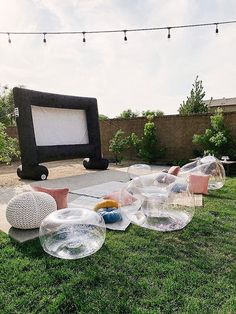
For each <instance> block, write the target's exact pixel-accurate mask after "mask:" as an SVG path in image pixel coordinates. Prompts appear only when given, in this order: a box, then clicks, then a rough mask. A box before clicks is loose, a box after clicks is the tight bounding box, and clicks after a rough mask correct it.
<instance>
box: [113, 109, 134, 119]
mask: <svg viewBox="0 0 236 314" xmlns="http://www.w3.org/2000/svg"><path fill="white" fill-rule="evenodd" d="M138 116H139V112H137V111H132V110H131V109H127V110H124V111H122V112H121V113H120V114H119V115H118V116H117V118H122V119H129V118H137V117H138Z"/></svg>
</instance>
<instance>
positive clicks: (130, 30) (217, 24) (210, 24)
mask: <svg viewBox="0 0 236 314" xmlns="http://www.w3.org/2000/svg"><path fill="white" fill-rule="evenodd" d="M224 24H236V20H235V21H223V22H212V23H201V24H186V25H173V26H162V27H148V28H130V29H126V30H124V29H114V30H92V31H86V32H85V31H83V32H82V31H64V32H63V31H62V32H14V31H13V32H3V31H0V34H6V35H8V42H9V43H10V42H11V39H10V35H11V34H13V35H43V36H44V38H43V42H44V43H46V35H47V34H50V35H76V34H82V35H83V42H84V43H85V42H86V39H85V34H106V33H123V34H124V41H127V32H144V31H160V30H167V31H168V35H167V37H168V38H170V37H171V34H170V30H171V29H179V28H196V27H206V26H215V33H216V34H218V33H219V29H218V26H219V25H224ZM9 40H10V41H9Z"/></svg>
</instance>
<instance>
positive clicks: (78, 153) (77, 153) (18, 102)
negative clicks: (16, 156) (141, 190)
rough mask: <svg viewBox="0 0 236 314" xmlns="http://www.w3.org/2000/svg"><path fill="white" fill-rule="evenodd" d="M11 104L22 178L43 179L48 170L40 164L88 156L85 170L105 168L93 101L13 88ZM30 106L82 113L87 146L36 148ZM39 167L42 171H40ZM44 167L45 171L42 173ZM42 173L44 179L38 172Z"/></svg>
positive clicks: (105, 162)
mask: <svg viewBox="0 0 236 314" xmlns="http://www.w3.org/2000/svg"><path fill="white" fill-rule="evenodd" d="M13 95H14V104H15V108H16V110H17V111H18V113H17V115H16V116H17V117H16V123H17V128H18V137H19V144H20V151H21V163H22V167H21V168H19V169H18V171H17V174H18V175H19V176H20V177H21V178H29V179H36V180H37V179H46V178H45V176H46V177H47V175H48V170H47V168H46V167H44V166H39V164H40V163H42V162H47V161H53V160H63V159H72V158H81V157H87V158H89V159H87V160H85V161H84V163H83V164H84V166H85V167H86V168H92V169H106V168H107V166H108V161H107V160H106V159H102V156H101V140H100V130H99V120H98V108H97V100H96V98H90V97H77V96H67V95H59V94H52V93H45V92H39V91H34V90H29V89H25V88H19V87H15V88H13ZM31 106H39V107H50V108H61V109H79V110H85V112H86V122H87V130H88V140H89V143H88V144H72V145H70V144H69V145H53V146H37V145H36V140H35V133H34V125H33V117H32V109H31ZM39 167H41V170H40V169H39ZM43 168H44V170H45V168H46V170H45V171H43ZM41 172H42V174H44V175H43V176H42V175H40V173H41Z"/></svg>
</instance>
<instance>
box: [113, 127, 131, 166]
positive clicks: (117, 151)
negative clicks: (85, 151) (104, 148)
mask: <svg viewBox="0 0 236 314" xmlns="http://www.w3.org/2000/svg"><path fill="white" fill-rule="evenodd" d="M129 143H130V139H129V136H125V132H124V131H122V130H121V129H119V130H118V131H117V132H116V133H115V134H114V136H113V138H112V139H111V140H110V145H109V151H110V152H113V154H114V157H115V161H116V164H117V163H120V162H121V161H122V159H123V156H122V153H123V151H125V150H126V149H128V148H129Z"/></svg>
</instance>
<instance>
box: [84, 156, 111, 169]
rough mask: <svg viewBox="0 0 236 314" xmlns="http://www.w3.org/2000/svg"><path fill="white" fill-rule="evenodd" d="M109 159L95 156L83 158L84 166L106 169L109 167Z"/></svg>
mask: <svg viewBox="0 0 236 314" xmlns="http://www.w3.org/2000/svg"><path fill="white" fill-rule="evenodd" d="M108 164H109V161H108V160H107V159H104V158H100V159H95V158H85V159H84V160H83V166H84V167H85V168H86V169H98V170H106V169H107V167H108Z"/></svg>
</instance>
